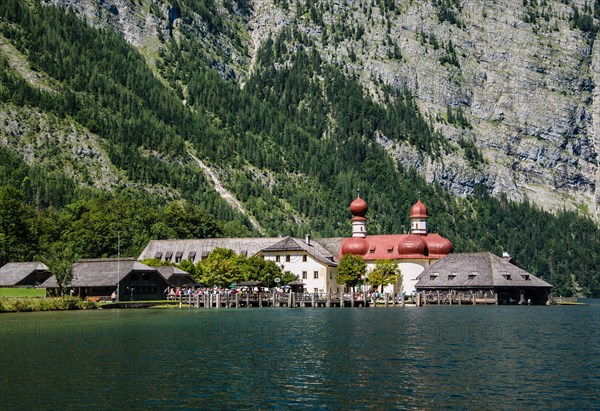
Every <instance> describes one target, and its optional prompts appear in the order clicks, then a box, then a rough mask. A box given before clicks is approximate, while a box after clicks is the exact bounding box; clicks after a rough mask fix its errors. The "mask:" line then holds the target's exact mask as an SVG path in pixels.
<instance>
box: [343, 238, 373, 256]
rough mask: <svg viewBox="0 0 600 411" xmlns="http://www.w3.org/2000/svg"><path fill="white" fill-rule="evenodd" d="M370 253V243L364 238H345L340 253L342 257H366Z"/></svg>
mask: <svg viewBox="0 0 600 411" xmlns="http://www.w3.org/2000/svg"><path fill="white" fill-rule="evenodd" d="M368 251H369V243H368V242H367V240H366V239H365V238H363V237H352V238H344V241H343V242H342V247H341V248H340V253H341V254H342V255H346V254H355V255H364V254H366V253H367V252H368Z"/></svg>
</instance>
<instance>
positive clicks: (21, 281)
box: [0, 261, 52, 288]
mask: <svg viewBox="0 0 600 411" xmlns="http://www.w3.org/2000/svg"><path fill="white" fill-rule="evenodd" d="M51 275H52V274H51V273H50V271H49V270H48V266H46V264H44V263H42V262H40V261H34V262H29V263H27V262H24V263H8V264H5V265H4V266H2V267H1V268H0V287H29V288H31V287H38V286H40V285H41V284H42V283H43V282H44V281H46V280H47V279H48V278H49V277H50V276H51Z"/></svg>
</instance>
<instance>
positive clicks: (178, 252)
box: [175, 251, 183, 263]
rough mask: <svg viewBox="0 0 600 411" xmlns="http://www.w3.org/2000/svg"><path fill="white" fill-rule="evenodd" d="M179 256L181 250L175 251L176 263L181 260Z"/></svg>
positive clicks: (181, 253) (181, 252)
mask: <svg viewBox="0 0 600 411" xmlns="http://www.w3.org/2000/svg"><path fill="white" fill-rule="evenodd" d="M181 257H183V251H177V252H176V253H175V262H176V263H180V262H181Z"/></svg>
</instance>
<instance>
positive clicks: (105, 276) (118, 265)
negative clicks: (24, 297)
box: [43, 258, 156, 288]
mask: <svg viewBox="0 0 600 411" xmlns="http://www.w3.org/2000/svg"><path fill="white" fill-rule="evenodd" d="M133 271H139V272H149V271H156V270H155V269H154V268H152V267H148V266H147V265H145V264H142V263H140V262H138V261H137V260H134V259H130V258H128V259H121V260H117V259H95V260H79V261H77V262H75V263H74V264H73V281H71V283H69V287H110V286H115V285H116V284H117V277H118V278H119V281H121V280H122V279H123V278H124V277H126V276H127V274H129V273H131V272H133ZM43 286H44V287H47V288H56V287H58V284H57V283H56V278H55V277H54V276H52V277H50V278H49V279H48V280H47V281H46V282H44V284H43Z"/></svg>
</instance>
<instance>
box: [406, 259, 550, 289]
mask: <svg viewBox="0 0 600 411" xmlns="http://www.w3.org/2000/svg"><path fill="white" fill-rule="evenodd" d="M415 287H416V288H417V289H440V288H447V289H457V288H463V289H464V288H473V289H475V288H504V287H521V288H530V287H541V288H551V287H552V285H550V284H548V283H547V282H545V281H544V280H542V279H540V278H538V277H536V276H534V275H533V274H530V273H528V272H527V271H525V270H523V269H522V268H519V267H517V266H516V265H514V264H511V263H510V262H509V261H507V260H505V259H503V258H500V257H498V256H496V255H494V254H492V253H454V254H450V255H448V256H447V257H444V258H442V259H441V260H438V261H437V262H435V263H434V264H432V265H431V266H429V267H428V268H427V269H426V270H425V271H423V272H422V273H421V274H419V276H418V277H417V283H416V285H415Z"/></svg>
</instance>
